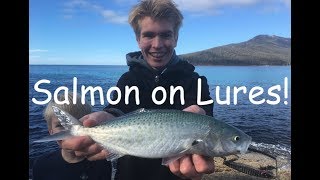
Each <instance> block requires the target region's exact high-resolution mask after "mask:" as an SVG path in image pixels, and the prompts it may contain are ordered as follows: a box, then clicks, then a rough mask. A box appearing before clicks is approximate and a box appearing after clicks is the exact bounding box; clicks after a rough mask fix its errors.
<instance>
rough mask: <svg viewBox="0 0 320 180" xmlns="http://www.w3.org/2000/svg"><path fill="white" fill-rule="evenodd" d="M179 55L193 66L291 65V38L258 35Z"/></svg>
mask: <svg viewBox="0 0 320 180" xmlns="http://www.w3.org/2000/svg"><path fill="white" fill-rule="evenodd" d="M179 57H180V58H182V59H184V60H187V61H189V62H190V63H191V64H193V65H195V66H198V65H206V66H211V65H212V66H214V65H222V66H250V65H270V66H278V65H291V38H284V37H279V36H275V35H258V36H255V37H254V38H252V39H250V40H248V41H245V42H241V43H233V44H228V45H224V46H218V47H214V48H210V49H207V50H203V51H198V52H193V53H188V54H181V55H179Z"/></svg>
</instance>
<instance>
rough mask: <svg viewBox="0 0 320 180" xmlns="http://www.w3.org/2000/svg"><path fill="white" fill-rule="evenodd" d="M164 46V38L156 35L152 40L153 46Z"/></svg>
mask: <svg viewBox="0 0 320 180" xmlns="http://www.w3.org/2000/svg"><path fill="white" fill-rule="evenodd" d="M162 46H163V39H162V38H161V37H160V36H156V37H154V38H153V40H152V47H153V48H161V47H162Z"/></svg>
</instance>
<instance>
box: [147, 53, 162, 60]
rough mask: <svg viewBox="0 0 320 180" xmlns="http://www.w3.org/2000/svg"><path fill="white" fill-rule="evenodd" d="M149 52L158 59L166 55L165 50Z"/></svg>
mask: <svg viewBox="0 0 320 180" xmlns="http://www.w3.org/2000/svg"><path fill="white" fill-rule="evenodd" d="M149 54H150V55H151V56H152V57H154V58H157V59H160V58H163V57H164V56H165V55H166V53H165V52H150V53H149Z"/></svg>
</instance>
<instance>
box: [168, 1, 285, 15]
mask: <svg viewBox="0 0 320 180" xmlns="http://www.w3.org/2000/svg"><path fill="white" fill-rule="evenodd" d="M174 1H175V3H176V4H177V5H178V7H179V8H180V9H181V10H182V11H186V12H192V13H198V14H199V13H200V14H208V13H209V14H214V13H216V12H221V10H222V9H223V8H229V7H238V8H241V7H249V6H255V5H260V6H257V7H260V8H261V9H263V8H264V6H274V7H278V6H279V4H285V5H286V6H287V7H288V8H290V5H291V0H174Z"/></svg>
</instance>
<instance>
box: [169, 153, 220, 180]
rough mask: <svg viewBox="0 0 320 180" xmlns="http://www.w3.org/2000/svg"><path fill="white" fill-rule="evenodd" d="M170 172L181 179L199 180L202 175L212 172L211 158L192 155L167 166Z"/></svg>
mask: <svg viewBox="0 0 320 180" xmlns="http://www.w3.org/2000/svg"><path fill="white" fill-rule="evenodd" d="M169 169H170V171H171V172H172V173H173V174H175V175H176V176H179V177H180V178H183V179H192V180H200V179H201V178H202V176H203V175H204V174H211V173H213V172H214V169H215V168H214V160H213V158H209V157H205V156H201V155H197V154H192V155H185V156H183V157H182V158H180V159H178V160H175V161H173V162H171V163H170V164H169Z"/></svg>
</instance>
